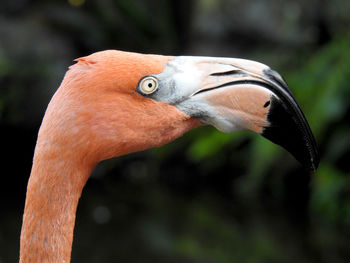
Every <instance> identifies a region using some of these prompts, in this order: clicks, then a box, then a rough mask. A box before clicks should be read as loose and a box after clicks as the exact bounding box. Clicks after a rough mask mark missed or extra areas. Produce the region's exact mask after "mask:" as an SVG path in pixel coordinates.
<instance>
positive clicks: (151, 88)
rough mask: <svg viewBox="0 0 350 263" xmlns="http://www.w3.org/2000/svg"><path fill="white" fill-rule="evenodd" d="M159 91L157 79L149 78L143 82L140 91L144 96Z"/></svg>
mask: <svg viewBox="0 0 350 263" xmlns="http://www.w3.org/2000/svg"><path fill="white" fill-rule="evenodd" d="M157 89H158V80H157V79H156V78H155V77H147V78H144V79H143V80H141V83H140V90H141V91H142V92H143V93H144V94H151V93H153V92H155V91H156V90H157Z"/></svg>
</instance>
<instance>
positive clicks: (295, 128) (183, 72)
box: [138, 57, 319, 171]
mask: <svg viewBox="0 0 350 263" xmlns="http://www.w3.org/2000/svg"><path fill="white" fill-rule="evenodd" d="M153 77H154V78H155V79H156V80H158V83H159V87H158V88H157V90H156V91H155V92H154V93H151V94H147V95H146V96H147V97H150V98H152V99H154V100H157V101H165V102H168V103H169V104H171V105H174V106H175V107H176V108H178V109H179V110H180V111H182V112H184V113H185V114H187V115H189V116H191V117H195V118H197V119H199V120H200V121H201V122H203V123H206V124H210V125H213V126H215V127H216V128H217V129H218V130H220V131H223V132H233V131H236V130H240V129H249V130H252V131H254V132H256V133H259V134H261V135H262V136H264V137H265V138H267V139H269V140H270V141H272V142H274V143H276V144H278V145H280V146H282V147H283V148H285V149H286V150H287V151H289V152H290V153H291V154H292V155H293V156H294V157H295V158H296V159H297V160H298V161H299V162H300V163H302V164H303V165H304V166H305V167H306V168H307V169H309V170H312V171H315V170H316V169H317V166H318V163H319V155H318V150H317V145H316V142H315V138H314V136H313V134H312V131H311V129H310V127H309V124H308V122H307V120H306V118H305V116H304V114H303V112H302V110H301V109H300V107H299V105H298V103H297V101H296V100H295V98H294V96H293V94H292V92H291V91H290V89H289V88H288V86H287V84H286V82H285V81H284V80H283V79H282V77H281V76H280V75H279V74H278V73H277V72H275V71H273V70H272V69H270V68H269V67H268V66H266V65H264V64H261V63H258V62H255V61H250V60H243V59H232V58H211V57H175V58H174V59H173V60H171V61H170V62H168V63H167V65H166V67H165V69H164V71H163V72H162V73H160V74H157V75H153ZM138 92H139V93H141V94H142V92H141V91H140V90H139V87H138ZM143 95H145V94H143Z"/></svg>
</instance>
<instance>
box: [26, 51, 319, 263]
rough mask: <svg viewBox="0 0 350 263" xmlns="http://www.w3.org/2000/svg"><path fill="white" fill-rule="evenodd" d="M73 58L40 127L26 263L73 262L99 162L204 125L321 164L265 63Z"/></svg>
mask: <svg viewBox="0 0 350 263" xmlns="http://www.w3.org/2000/svg"><path fill="white" fill-rule="evenodd" d="M75 61H76V63H75V64H74V65H72V66H70V67H69V70H68V71H67V73H66V74H65V77H64V79H63V81H62V83H61V85H60V87H59V88H58V89H57V91H56V93H55V94H54V96H53V97H52V99H51V101H50V103H49V105H48V108H47V110H46V113H45V116H44V118H43V121H42V124H41V127H40V130H39V134H38V139H37V144H36V147H35V152H34V158H33V166H32V170H31V174H30V178H29V181H28V187H27V194H26V201H25V209H24V215H23V224H22V230H21V238H20V262H23V263H24V262H27V263H29V262H70V257H71V250H72V241H73V229H74V224H75V216H76V210H77V205H78V201H79V198H80V196H81V192H82V189H83V187H84V185H85V183H86V181H87V180H88V178H89V175H90V173H91V172H92V170H93V169H94V167H95V166H96V164H97V163H98V162H100V161H102V160H105V159H108V158H112V157H117V156H121V155H125V154H128V153H132V152H136V151H141V150H145V149H148V148H151V147H157V146H160V145H164V144H166V143H168V142H170V141H173V140H174V139H176V138H178V137H179V136H181V135H183V134H184V133H185V132H187V131H188V130H190V129H193V128H195V127H198V126H201V125H205V124H209V125H212V126H214V127H216V128H217V129H218V130H220V131H223V132H233V131H236V130H240V129H249V130H252V131H254V132H256V133H259V134H261V135H263V136H264V137H266V138H268V139H269V140H271V141H272V142H274V143H277V144H279V145H281V146H282V147H284V148H285V149H286V150H287V151H289V152H290V153H291V154H292V155H293V156H294V157H295V158H296V159H297V160H299V161H300V162H301V163H302V164H303V165H304V166H305V167H306V168H308V169H311V170H315V169H316V168H317V165H318V162H319V157H318V152H317V147H316V143H315V139H314V136H313V134H312V132H311V130H310V127H309V125H308V122H307V121H306V118H305V116H304V114H303V112H302V111H301V109H300V107H299V106H298V104H297V102H296V100H295V99H294V97H293V95H292V92H291V91H290V90H289V88H288V87H287V84H286V83H285V81H284V80H283V79H282V77H281V76H280V75H279V74H278V73H277V72H275V71H273V70H272V69H270V68H269V67H268V66H266V65H264V64H261V63H258V62H255V61H250V60H244V59H235V58H215V57H195V56H178V57H172V56H161V55H145V54H138V53H131V52H123V51H117V50H107V51H101V52H97V53H94V54H91V55H89V56H86V57H82V58H78V59H76V60H75Z"/></svg>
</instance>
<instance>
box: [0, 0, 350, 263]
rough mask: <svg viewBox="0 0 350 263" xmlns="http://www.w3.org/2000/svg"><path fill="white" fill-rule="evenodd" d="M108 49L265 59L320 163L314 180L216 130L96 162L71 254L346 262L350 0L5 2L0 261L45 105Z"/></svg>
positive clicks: (349, 248)
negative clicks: (75, 69)
mask: <svg viewBox="0 0 350 263" xmlns="http://www.w3.org/2000/svg"><path fill="white" fill-rule="evenodd" d="M104 49H121V50H128V51H135V52H144V53H157V54H172V55H180V54H183V55H208V56H228V57H243V58H248V59H253V60H257V61H260V62H263V63H265V64H268V65H270V66H271V67H272V68H274V69H276V70H278V71H279V72H280V73H281V74H282V75H283V76H284V77H285V79H286V80H287V82H288V83H289V85H290V87H291V89H292V91H293V93H294V94H295V96H296V98H297V100H298V101H299V103H300V105H301V107H302V109H303V110H304V112H305V115H306V116H307V118H308V120H309V122H310V126H311V128H312V130H313V132H314V134H315V136H316V139H317V142H318V144H319V148H320V153H321V163H320V167H319V169H318V171H317V172H316V173H315V174H311V175H309V174H308V173H306V172H305V171H304V170H303V169H302V168H301V167H300V165H299V164H298V163H297V162H296V161H295V160H294V159H293V157H291V156H290V155H289V154H288V153H287V152H285V151H284V150H282V149H281V148H279V147H278V146H275V145H273V144H272V143H270V142H269V141H267V140H266V139H264V138H262V137H260V136H258V135H256V134H253V133H251V132H248V131H241V132H237V133H233V134H223V133H220V132H218V131H216V130H215V129H213V128H210V127H201V128H198V129H196V130H194V131H191V132H189V133H188V134H186V135H185V136H184V137H182V138H180V139H178V140H176V141H175V142H173V143H171V144H169V145H166V146H164V147H160V148H157V149H151V150H148V151H145V152H141V153H135V154H131V155H128V156H124V157H122V158H118V159H112V160H108V161H105V162H103V163H101V164H100V165H99V166H98V167H97V168H96V169H95V171H94V173H93V175H92V176H91V178H90V180H89V181H88V183H87V186H86V188H85V189H84V192H83V195H82V199H81V201H80V204H79V207H78V214H77V223H76V228H75V238H74V244H73V254H72V262H133V263H137V262H143V263H145V262H153V263H154V262H164V263H165V262H188V263H211V262H213V263H214V262H215V263H233V262H239V263H246V262H247V263H263V262H266V263H273V262H278V263H284V262H286V263H287V262H293V263H294V262H305V263H312V262H315V263H316V262H317V263H322V262H327V263H329V262H332V263H342V262H349V258H350V176H349V175H350V122H349V120H350V1H348V0H332V1H326V0H312V1H304V0H294V1H280V0H269V1H264V0H245V1H238V0H197V1H195V0H160V1H159V0H143V1H136V0H135V1H131V0H68V1H65V0H61V1H59V0H56V1H44V0H11V1H4V0H2V1H1V4H0V134H1V136H0V140H1V150H0V153H1V156H0V162H1V172H0V173H1V177H0V263H4V262H6V263H7V262H16V261H18V249H19V234H20V226H21V219H22V218H21V217H22V213H23V207H24V199H25V189H26V183H27V180H28V177H29V174H30V168H31V160H32V155H33V150H34V145H35V141H36V135H37V131H38V128H39V126H40V122H41V119H42V116H43V114H44V110H45V108H46V105H47V103H48V102H49V99H50V97H51V96H52V94H53V93H54V91H55V90H56V89H57V87H58V86H59V84H60V81H61V80H62V78H63V75H64V73H65V71H66V70H67V68H68V66H69V65H71V64H72V63H73V62H72V60H73V59H74V58H77V57H79V56H84V55H88V54H90V53H92V52H96V51H99V50H104Z"/></svg>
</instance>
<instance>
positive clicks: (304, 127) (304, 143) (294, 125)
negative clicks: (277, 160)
mask: <svg viewBox="0 0 350 263" xmlns="http://www.w3.org/2000/svg"><path fill="white" fill-rule="evenodd" d="M291 105H292V107H291ZM267 120H268V122H269V123H270V125H269V126H267V127H265V128H264V129H263V132H262V136H264V137H265V138H267V139H269V140H270V141H272V142H274V143H276V144H278V145H280V146H282V147H283V148H285V149H286V150H287V151H288V152H290V153H291V154H292V155H293V156H294V157H295V159H297V160H298V161H299V162H300V163H301V164H302V165H303V166H304V167H305V168H306V169H307V170H309V171H310V172H315V171H316V169H317V167H318V164H319V160H320V159H319V154H318V148H317V145H316V141H315V138H314V136H313V134H312V132H311V129H310V127H309V124H308V122H307V121H306V118H305V116H304V114H303V113H302V111H301V110H300V108H299V106H298V105H297V104H296V102H295V101H293V102H292V103H285V101H281V100H279V99H277V98H276V97H274V96H272V97H271V106H270V110H269V113H268V116H267Z"/></svg>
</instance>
